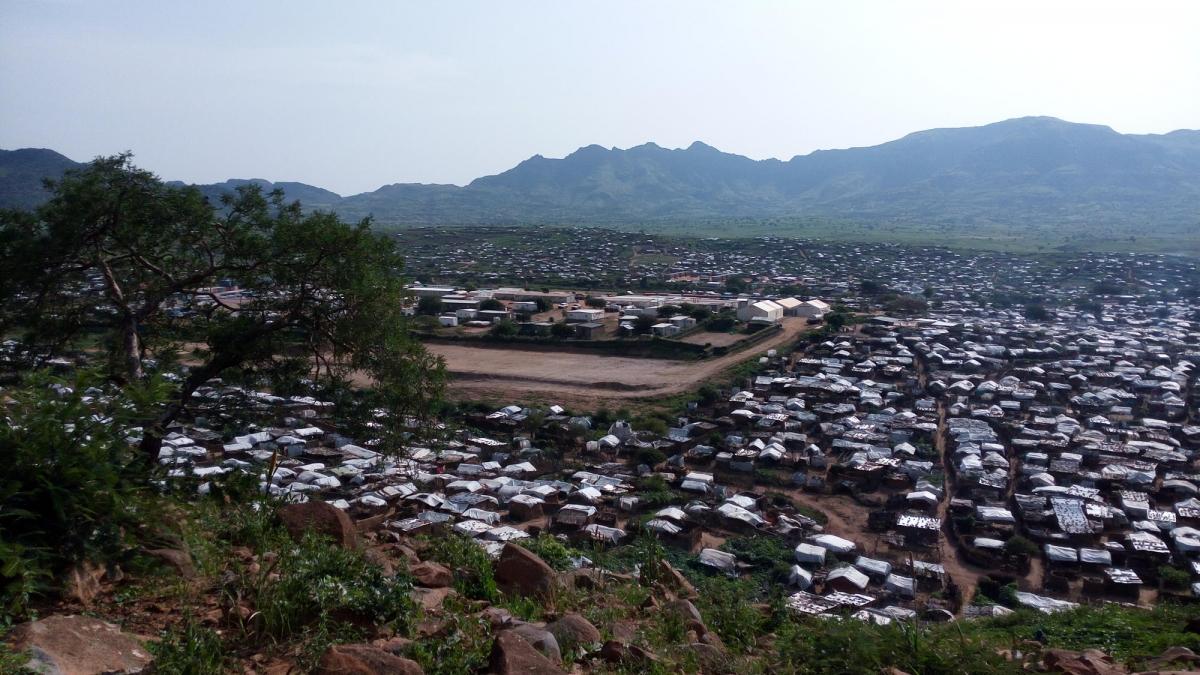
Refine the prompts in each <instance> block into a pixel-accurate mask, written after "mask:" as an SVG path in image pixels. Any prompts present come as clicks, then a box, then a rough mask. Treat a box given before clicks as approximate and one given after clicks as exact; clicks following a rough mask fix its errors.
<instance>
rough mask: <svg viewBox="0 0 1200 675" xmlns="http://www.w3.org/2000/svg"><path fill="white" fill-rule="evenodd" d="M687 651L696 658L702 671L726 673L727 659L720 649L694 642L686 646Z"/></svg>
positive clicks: (727, 670) (727, 669) (727, 668)
mask: <svg viewBox="0 0 1200 675" xmlns="http://www.w3.org/2000/svg"><path fill="white" fill-rule="evenodd" d="M687 651H688V653H689V654H691V655H692V656H693V657H694V658H695V659H696V664H697V665H699V666H700V672H702V673H728V672H730V671H729V667H728V665H727V664H728V659H727V658H725V654H724V653H722V652H721V650H719V649H717V648H716V647H713V646H712V645H709V644H704V643H703V642H695V643H692V644H690V645H688V646H687Z"/></svg>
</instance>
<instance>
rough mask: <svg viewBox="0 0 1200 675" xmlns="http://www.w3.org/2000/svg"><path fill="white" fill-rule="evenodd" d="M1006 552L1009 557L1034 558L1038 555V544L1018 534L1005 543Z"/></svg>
mask: <svg viewBox="0 0 1200 675" xmlns="http://www.w3.org/2000/svg"><path fill="white" fill-rule="evenodd" d="M1004 552H1005V553H1007V554H1009V555H1016V556H1022V555H1023V556H1028V557H1031V558H1032V557H1033V556H1036V555H1037V554H1038V548H1037V544H1034V543H1033V542H1032V541H1029V540H1028V539H1026V538H1025V537H1022V536H1021V535H1019V534H1018V535H1016V536H1013V537H1011V538H1010V539H1009V540H1008V541H1006V542H1004Z"/></svg>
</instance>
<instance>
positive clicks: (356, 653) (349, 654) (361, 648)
mask: <svg viewBox="0 0 1200 675" xmlns="http://www.w3.org/2000/svg"><path fill="white" fill-rule="evenodd" d="M315 673H316V674H317V675H385V674H386V675H425V671H424V670H422V668H421V666H420V665H419V664H418V663H417V662H416V661H412V660H410V659H405V658H401V657H399V656H396V655H395V654H391V653H388V652H386V651H384V650H382V649H380V648H378V647H372V646H371V645H334V646H332V647H330V648H329V649H327V650H325V653H324V654H323V655H322V656H321V662H320V663H319V664H317V669H316V671H315Z"/></svg>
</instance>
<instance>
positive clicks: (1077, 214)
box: [0, 117, 1200, 232]
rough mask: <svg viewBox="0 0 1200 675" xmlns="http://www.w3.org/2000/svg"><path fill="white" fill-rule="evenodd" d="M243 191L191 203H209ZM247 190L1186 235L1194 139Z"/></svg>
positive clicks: (459, 209)
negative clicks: (353, 189) (352, 189)
mask: <svg viewBox="0 0 1200 675" xmlns="http://www.w3.org/2000/svg"><path fill="white" fill-rule="evenodd" d="M16 153H23V154H20V155H17V154H16ZM30 153H34V154H30ZM45 153H51V151H47V150H36V151H30V150H16V151H0V206H13V205H17V206H21V205H26V206H27V205H28V204H31V203H36V201H37V200H38V198H39V197H40V198H44V194H40V195H39V193H37V192H36V191H35V190H28V189H27V188H28V184H29V181H28V177H29V176H31V175H33V174H35V173H37V172H38V171H51V172H52V171H55V170H57V171H59V173H61V170H62V167H64V166H65V165H64V162H70V160H68V159H67V158H65V157H62V156H61V155H58V154H57V153H51V154H52V155H53V157H52V156H50V155H46V154H45ZM72 164H73V163H72ZM55 175H56V174H55ZM244 182H247V181H237V180H234V181H226V182H225V183H221V184H216V185H204V186H199V187H200V189H201V190H202V191H204V192H205V193H206V194H209V195H210V196H217V195H219V194H220V193H221V192H222V191H226V190H230V189H232V188H233V187H234V186H236V185H238V184H241V183H244ZM252 182H257V183H260V184H262V185H264V187H268V188H270V187H279V188H281V189H283V190H284V192H285V194H286V195H287V196H288V198H289V199H299V200H300V201H301V202H302V203H304V204H305V205H306V206H309V207H311V208H324V209H333V210H336V211H337V212H339V213H340V214H342V215H343V216H345V217H361V216H366V215H373V216H374V217H375V218H376V219H377V220H378V221H379V222H381V223H385V224H414V225H418V224H480V223H550V222H555V223H581V224H588V223H594V224H606V223H645V224H646V225H653V223H654V222H663V221H686V220H691V219H723V218H730V219H738V218H791V217H805V218H809V217H816V218H831V219H838V220H844V221H849V222H862V223H925V224H932V225H939V226H952V227H963V228H969V227H971V226H977V225H1003V226H1012V227H1053V226H1060V225H1079V226H1092V225H1097V226H1122V227H1141V226H1153V227H1155V228H1159V229H1164V230H1167V231H1174V232H1194V231H1195V230H1196V228H1197V227H1198V225H1200V208H1198V207H1200V131H1193V130H1180V131H1173V132H1171V133H1167V134H1148V135H1135V134H1120V133H1118V132H1116V131H1114V130H1113V129H1111V128H1109V127H1106V126H1100V125H1092V124H1076V123H1071V122H1064V121H1062V120H1059V119H1055V118H1050V117H1026V118H1018V119H1012V120H1007V121H1003V122H997V123H994V124H988V125H985V126H980V127H964V128H953V129H931V130H927V131H919V132H915V133H912V134H909V135H907V136H904V137H903V138H900V139H897V140H895V141H891V142H888V143H883V144H881V145H876V146H870V147H860V148H849V149H844V150H819V151H816V152H813V153H810V154H807V155H797V156H795V157H793V158H791V159H789V160H787V161H781V160H777V159H767V160H752V159H749V158H747V157H743V156H741V155H735V154H730V153H725V152H721V151H720V150H717V149H716V148H713V147H711V146H708V145H705V144H703V143H700V142H696V143H693V144H692V145H690V146H689V147H687V148H684V149H667V148H662V147H659V146H658V145H655V144H653V143H646V144H644V145H639V146H636V147H633V148H629V149H626V150H621V149H617V148H604V147H601V146H598V145H589V146H586V147H583V148H580V149H579V150H576V151H575V152H573V153H571V154H570V155H568V156H566V157H564V158H562V159H551V158H546V157H543V156H541V155H535V156H533V157H531V158H529V159H527V160H525V161H524V162H521V163H520V164H518V165H517V166H515V167H513V168H512V169H509V170H508V171H505V172H503V173H500V174H497V175H494V176H484V177H481V178H478V179H476V180H474V181H472V182H471V183H470V184H468V185H466V186H462V187H459V186H454V185H428V184H414V183H398V184H393V185H385V186H383V187H381V188H379V189H378V190H375V191H373V192H366V193H362V194H357V195H351V196H347V197H341V196H339V195H337V194H335V193H333V192H330V191H328V190H323V189H321V188H317V187H314V186H310V185H305V184H303V183H270V182H269V181H262V180H257V179H256V180H254V181H252Z"/></svg>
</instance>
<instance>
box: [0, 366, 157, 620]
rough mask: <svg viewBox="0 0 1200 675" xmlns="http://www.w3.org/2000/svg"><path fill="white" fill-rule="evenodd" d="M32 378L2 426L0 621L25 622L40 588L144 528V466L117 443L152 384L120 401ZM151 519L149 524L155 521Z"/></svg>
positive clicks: (94, 381)
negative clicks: (6, 618)
mask: <svg viewBox="0 0 1200 675" xmlns="http://www.w3.org/2000/svg"><path fill="white" fill-rule="evenodd" d="M99 383H100V381H99V379H98V378H97V377H96V376H95V375H94V374H91V373H79V374H77V375H76V377H75V378H74V379H72V380H62V379H55V378H52V377H50V376H48V375H45V374H34V375H31V376H30V377H29V379H28V381H27V384H25V385H24V386H22V387H20V388H18V389H14V390H11V391H10V392H9V394H8V396H9V399H10V400H9V402H8V405H7V406H6V409H5V410H4V418H3V419H2V420H0V466H3V467H4V469H3V472H0V504H3V505H4V507H3V511H0V564H2V566H0V603H2V604H0V612H3V614H4V616H15V617H20V616H23V615H24V614H25V613H26V612H27V611H28V609H29V602H30V600H31V599H32V598H34V597H35V596H37V595H39V594H42V593H44V592H46V590H47V587H46V582H48V581H49V580H50V579H52V578H54V577H57V576H59V575H60V574H61V573H63V572H64V571H65V570H66V569H67V568H69V567H70V566H72V565H74V564H76V563H78V562H81V561H91V562H94V563H107V562H109V561H113V560H116V559H118V558H119V557H121V556H123V555H124V554H126V553H127V552H128V551H129V550H131V548H132V546H133V544H134V542H133V541H132V537H133V535H134V534H135V533H137V532H138V531H139V530H140V524H141V523H142V522H143V520H144V518H143V516H144V514H143V508H142V505H143V501H144V499H145V490H146V484H147V478H148V476H149V468H150V464H149V462H148V461H147V460H146V458H144V457H142V456H141V455H139V454H138V453H137V452H136V450H135V449H134V448H133V447H132V446H131V445H130V443H129V442H128V441H127V440H126V439H125V437H124V434H125V433H126V431H125V430H127V429H128V428H129V427H131V426H135V425H136V424H137V423H139V422H141V421H142V420H139V419H138V418H137V411H138V410H140V409H144V408H143V407H142V406H145V405H148V404H149V403H150V402H152V401H155V400H158V399H160V398H161V393H162V388H161V386H160V383H158V382H157V381H152V382H150V383H146V384H138V385H131V386H130V387H128V388H127V389H126V390H125V391H123V392H114V391H110V390H103V391H101V390H99V389H92V387H94V386H96V385H98V384H99ZM156 515H157V514H156Z"/></svg>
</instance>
